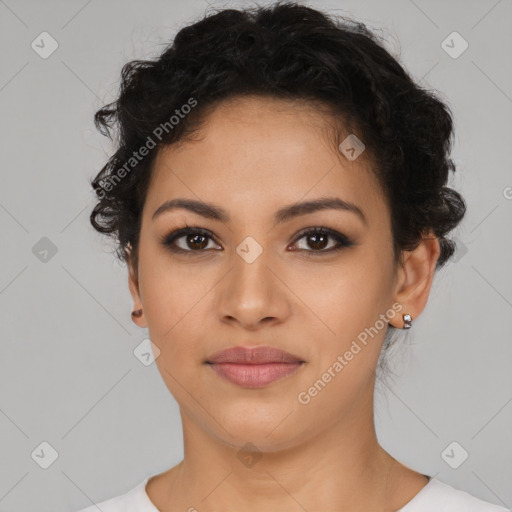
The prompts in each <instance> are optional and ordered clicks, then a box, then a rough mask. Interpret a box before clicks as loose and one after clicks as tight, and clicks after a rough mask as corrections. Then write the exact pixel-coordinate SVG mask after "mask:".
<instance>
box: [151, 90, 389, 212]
mask: <svg viewBox="0 0 512 512" xmlns="http://www.w3.org/2000/svg"><path fill="white" fill-rule="evenodd" d="M332 127H333V124H332V119H331V118H329V116H328V114H327V112H326V111H325V109H324V110H322V109H317V108H315V106H313V105H311V104H306V103H304V102H300V101H298V100H280V99H275V98H269V99H267V98H260V97H244V98H236V99H233V100H229V101H226V102H223V103H221V104H220V105H218V106H217V107H216V108H215V109H214V110H213V111H212V112H211V113H210V114H209V115H208V116H207V117H206V119H205V122H204V124H203V125H202V127H201V129H200V130H199V132H198V133H197V136H196V137H195V140H192V141H190V142H185V143H183V144H179V145H177V146H168V147H166V148H164V149H162V150H160V152H159V154H158V155H157V158H156V160H155V164H154V169H153V175H152V180H151V184H150V188H149V190H148V196H147V203H148V204H149V205H150V207H151V208H153V207H154V208H157V207H158V206H159V205H160V203H162V202H164V201H166V200H169V199H172V198H175V197H188V198H194V199H201V200H204V201H209V202H214V203H219V202H221V203H223V205H224V207H225V209H227V210H230V209H231V208H233V209H237V208H242V209H244V208H245V209H247V208H248V205H251V207H253V208H254V210H255V211H256V210H257V211H258V212H262V211H264V210H268V209H269V208H271V209H274V210H275V209H277V208H279V207H280V206H282V205H283V204H289V203H292V202H297V201H300V200H309V199H315V198H318V197H320V196H326V195H328V196H333V195H334V196H338V197H341V198H342V199H344V200H347V201H350V202H353V203H356V204H358V205H360V206H361V208H362V209H364V210H365V211H368V216H369V217H371V215H372V211H373V213H374V214H375V215H382V214H383V213H385V211H386V205H385V199H384V197H383V195H382V192H381V190H380V187H379V185H378V183H377V180H376V178H375V176H374V174H373V171H372V170H371V160H370V159H369V158H367V155H365V154H364V153H363V154H362V155H361V156H360V157H359V158H358V159H356V160H354V161H350V160H348V159H347V158H346V157H345V156H344V155H343V154H341V153H340V152H339V150H338V148H337V145H338V144H339V143H340V142H341V140H340V141H337V140H335V139H333V137H334V135H335V133H336V132H335V131H334V130H333V129H332ZM346 135H348V133H347V134H345V136H346ZM154 208H153V209H154Z"/></svg>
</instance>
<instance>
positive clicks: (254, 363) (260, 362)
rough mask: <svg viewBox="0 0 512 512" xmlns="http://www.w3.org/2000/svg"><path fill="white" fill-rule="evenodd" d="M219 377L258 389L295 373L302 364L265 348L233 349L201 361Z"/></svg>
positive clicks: (290, 355)
mask: <svg viewBox="0 0 512 512" xmlns="http://www.w3.org/2000/svg"><path fill="white" fill-rule="evenodd" d="M205 363H206V364H208V365H209V366H210V367H211V368H212V370H213V371H214V372H215V373H216V374H217V375H218V376H220V377H222V378H224V379H226V380H228V381H229V382H231V383H233V384H236V385H238V386H241V387H243V388H261V387H265V386H267V385H269V384H271V383H273V382H275V381H277V380H281V379H283V378H285V377H287V376H289V375H292V374H293V373H295V372H296V371H297V370H298V369H299V368H300V367H301V366H303V365H304V364H305V361H304V360H302V359H301V358H299V357H297V356H295V355H293V354H290V353H288V352H284V351H283V350H278V349H276V348H273V347H269V346H257V347H253V348H247V347H233V348H229V349H227V350H223V351H221V352H217V353H216V354H214V355H213V356H211V357H210V358H209V359H208V360H207V361H205Z"/></svg>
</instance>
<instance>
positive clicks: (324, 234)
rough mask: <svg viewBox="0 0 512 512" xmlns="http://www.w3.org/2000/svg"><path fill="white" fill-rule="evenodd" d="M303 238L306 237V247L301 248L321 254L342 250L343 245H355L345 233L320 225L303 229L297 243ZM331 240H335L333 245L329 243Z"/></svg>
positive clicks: (300, 248)
mask: <svg viewBox="0 0 512 512" xmlns="http://www.w3.org/2000/svg"><path fill="white" fill-rule="evenodd" d="M302 239H305V244H304V245H305V246H306V247H299V250H304V251H306V252H311V253H315V252H316V253H319V254H323V253H330V252H333V251H337V250H340V249H342V248H343V247H351V246H352V245H355V244H354V243H353V242H352V241H351V240H350V239H349V238H347V237H346V236H345V235H343V234H341V233H338V232H337V231H333V230H331V229H327V228H320V227H318V228H310V229H307V230H305V231H302V232H301V233H300V235H299V237H298V238H297V241H296V242H295V243H297V242H298V241H299V240H302ZM330 240H331V241H333V242H334V244H332V243H331V245H329V241H330Z"/></svg>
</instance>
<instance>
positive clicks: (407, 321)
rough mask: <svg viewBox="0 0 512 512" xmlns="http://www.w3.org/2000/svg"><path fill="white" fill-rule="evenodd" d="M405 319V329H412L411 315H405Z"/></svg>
mask: <svg viewBox="0 0 512 512" xmlns="http://www.w3.org/2000/svg"><path fill="white" fill-rule="evenodd" d="M403 319H404V329H410V328H411V327H412V317H411V315H403Z"/></svg>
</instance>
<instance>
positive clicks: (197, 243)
mask: <svg viewBox="0 0 512 512" xmlns="http://www.w3.org/2000/svg"><path fill="white" fill-rule="evenodd" d="M210 241H212V242H213V240H212V236H211V233H210V232H209V231H206V230H205V229H201V228H195V229H191V228H182V229H177V230H176V231H173V232H172V233H170V234H169V235H167V236H166V237H165V239H164V240H163V242H162V243H163V245H164V246H165V247H167V248H169V249H170V250H171V251H174V252H189V253H191V252H204V251H205V250H207V248H208V244H209V242H210ZM217 247H218V246H217Z"/></svg>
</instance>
